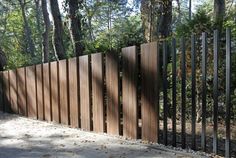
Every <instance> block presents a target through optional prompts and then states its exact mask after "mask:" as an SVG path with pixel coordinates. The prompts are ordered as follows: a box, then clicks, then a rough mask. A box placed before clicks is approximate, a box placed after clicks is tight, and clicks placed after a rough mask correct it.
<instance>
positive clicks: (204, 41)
mask: <svg viewBox="0 0 236 158" xmlns="http://www.w3.org/2000/svg"><path fill="white" fill-rule="evenodd" d="M206 76H207V34H206V33H205V32H204V33H202V133H201V147H202V150H203V151H206V95H207V94H206V92H207V87H206Z"/></svg>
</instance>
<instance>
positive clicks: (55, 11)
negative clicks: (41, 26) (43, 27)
mask: <svg viewBox="0 0 236 158" xmlns="http://www.w3.org/2000/svg"><path fill="white" fill-rule="evenodd" d="M50 6H51V13H52V17H53V26H54V27H53V47H54V51H55V52H56V54H57V56H58V58H59V59H64V58H65V57H66V54H65V47H64V43H63V27H62V20H61V15H60V10H59V6H58V1H57V0H50Z"/></svg>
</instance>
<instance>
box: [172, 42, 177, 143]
mask: <svg viewBox="0 0 236 158" xmlns="http://www.w3.org/2000/svg"><path fill="white" fill-rule="evenodd" d="M172 108H173V116H172V131H173V136H172V145H173V146H174V147H176V40H175V39H174V38H173V39H172Z"/></svg>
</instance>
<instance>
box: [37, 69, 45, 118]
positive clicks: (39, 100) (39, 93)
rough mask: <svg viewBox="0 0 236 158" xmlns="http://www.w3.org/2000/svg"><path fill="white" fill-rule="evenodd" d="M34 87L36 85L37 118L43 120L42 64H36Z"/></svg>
mask: <svg viewBox="0 0 236 158" xmlns="http://www.w3.org/2000/svg"><path fill="white" fill-rule="evenodd" d="M36 87H37V91H36V93H37V109H38V119H39V120H44V104H43V69H42V65H41V64H40V65H36Z"/></svg>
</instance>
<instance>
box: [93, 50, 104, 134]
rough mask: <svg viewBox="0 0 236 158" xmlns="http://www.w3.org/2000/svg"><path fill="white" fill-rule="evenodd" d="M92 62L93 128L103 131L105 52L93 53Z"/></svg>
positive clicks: (96, 130)
mask: <svg viewBox="0 0 236 158" xmlns="http://www.w3.org/2000/svg"><path fill="white" fill-rule="evenodd" d="M91 64H92V65H91V69H92V103H93V130H94V131H95V132H100V133H103V132H104V130H105V111H104V74H103V65H104V64H103V54H102V53H97V54H92V55H91Z"/></svg>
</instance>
